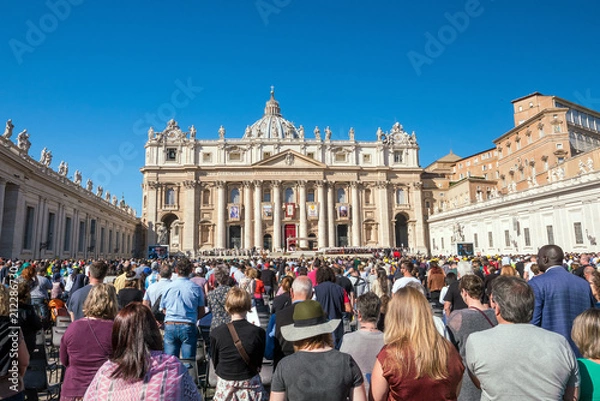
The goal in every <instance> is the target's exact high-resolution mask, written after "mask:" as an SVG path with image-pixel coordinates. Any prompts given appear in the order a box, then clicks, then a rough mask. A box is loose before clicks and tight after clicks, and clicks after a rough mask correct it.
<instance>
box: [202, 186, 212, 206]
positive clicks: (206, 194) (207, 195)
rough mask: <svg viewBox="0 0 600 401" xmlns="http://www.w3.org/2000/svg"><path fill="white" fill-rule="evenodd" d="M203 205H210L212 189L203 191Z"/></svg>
mask: <svg viewBox="0 0 600 401" xmlns="http://www.w3.org/2000/svg"><path fill="white" fill-rule="evenodd" d="M202 204H203V205H210V189H205V190H204V191H202Z"/></svg>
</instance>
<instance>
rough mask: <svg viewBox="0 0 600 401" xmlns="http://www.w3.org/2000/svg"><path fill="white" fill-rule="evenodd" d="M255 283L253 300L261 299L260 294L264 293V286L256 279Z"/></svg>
mask: <svg viewBox="0 0 600 401" xmlns="http://www.w3.org/2000/svg"><path fill="white" fill-rule="evenodd" d="M255 282H256V285H255V286H254V299H262V297H263V295H262V294H264V293H265V284H264V283H263V282H262V280H259V279H256V280H255Z"/></svg>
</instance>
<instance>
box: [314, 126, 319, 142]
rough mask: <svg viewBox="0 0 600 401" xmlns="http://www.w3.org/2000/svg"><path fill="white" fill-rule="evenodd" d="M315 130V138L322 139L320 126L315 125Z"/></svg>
mask: <svg viewBox="0 0 600 401" xmlns="http://www.w3.org/2000/svg"><path fill="white" fill-rule="evenodd" d="M314 132H315V139H316V140H317V141H320V140H321V130H320V129H319V126H316V127H315V131H314Z"/></svg>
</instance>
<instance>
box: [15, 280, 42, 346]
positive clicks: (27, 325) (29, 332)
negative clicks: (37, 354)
mask: <svg viewBox="0 0 600 401" xmlns="http://www.w3.org/2000/svg"><path fill="white" fill-rule="evenodd" d="M17 300H18V315H19V327H20V328H21V332H22V333H23V338H24V340H25V344H27V351H28V352H29V355H31V354H32V353H33V351H34V349H35V342H36V336H37V333H38V331H40V330H41V329H42V327H43V326H42V321H41V320H40V318H39V316H38V315H37V314H36V312H35V309H34V308H33V306H32V305H31V297H30V296H29V284H28V283H26V282H20V283H18V284H17Z"/></svg>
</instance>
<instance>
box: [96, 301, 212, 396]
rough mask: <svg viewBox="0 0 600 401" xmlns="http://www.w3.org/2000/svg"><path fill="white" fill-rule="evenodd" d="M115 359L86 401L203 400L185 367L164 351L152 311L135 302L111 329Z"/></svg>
mask: <svg viewBox="0 0 600 401" xmlns="http://www.w3.org/2000/svg"><path fill="white" fill-rule="evenodd" d="M112 350H113V353H112V356H111V358H110V359H109V360H108V361H107V362H106V363H105V364H104V365H102V367H101V368H100V369H99V370H98V373H96V376H95V377H94V380H93V381H92V383H91V384H90V386H89V387H88V389H87V391H86V393H85V397H84V400H104V401H113V400H114V401H116V400H119V401H133V400H136V401H137V400H142V401H143V400H156V399H164V400H183V401H187V400H201V399H202V397H201V396H200V394H198V390H197V389H196V386H195V385H194V382H193V381H192V377H191V376H190V375H189V374H188V372H187V369H186V368H185V366H183V364H182V363H181V362H180V361H179V359H177V358H176V357H174V356H172V355H168V354H165V353H164V352H163V340H162V336H161V335H160V331H159V329H158V324H157V323H156V320H155V319H154V315H153V314H152V312H151V311H150V308H148V307H147V306H145V305H143V304H141V303H139V302H132V303H130V304H129V305H127V306H125V307H124V308H123V309H121V311H120V312H119V314H118V315H117V317H116V318H115V322H114V325H113V330H112Z"/></svg>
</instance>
